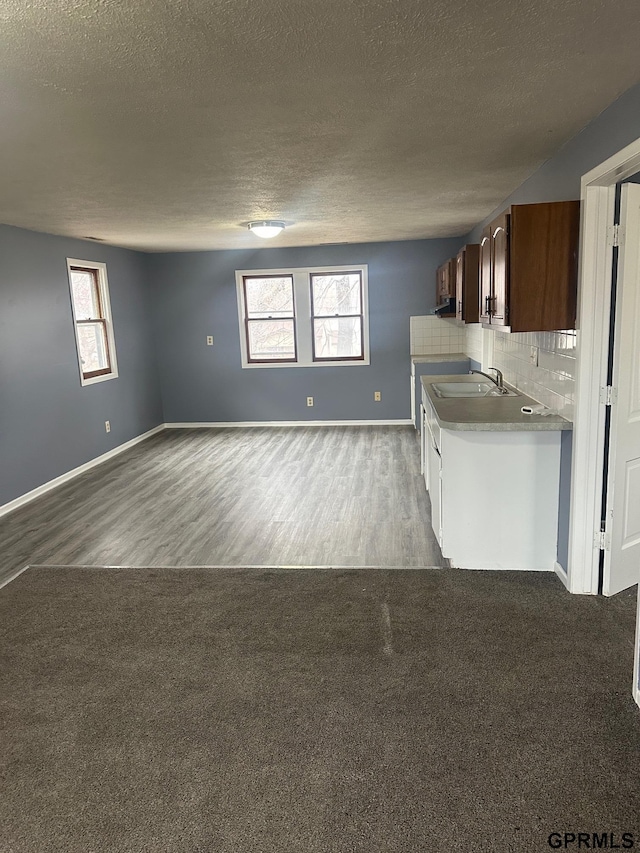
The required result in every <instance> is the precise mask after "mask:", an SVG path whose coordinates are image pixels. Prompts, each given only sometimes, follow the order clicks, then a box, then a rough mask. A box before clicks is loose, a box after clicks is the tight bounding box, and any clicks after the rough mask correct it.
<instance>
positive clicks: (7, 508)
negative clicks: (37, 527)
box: [0, 424, 165, 518]
mask: <svg viewBox="0 0 640 853" xmlns="http://www.w3.org/2000/svg"><path fill="white" fill-rule="evenodd" d="M163 429H165V424H160V425H159V426H157V427H154V428H153V429H150V430H149V431H148V432H143V433H142V435H138V436H136V437H135V438H132V439H131V440H130V441H125V443H124V444H119V445H118V446H117V447H114V448H113V449H112V450H108V451H107V452H106V453H103V454H102V455H100V456H96V458H95V459H91V460H90V461H89V462H85V463H84V464H83V465H78V467H77V468H72V469H71V471H67V473H66V474H61V475H60V476H59V477H56V478H55V479H54V480H49V482H48V483H43V484H42V485H41V486H38V487H37V488H35V489H32V490H31V491H30V492H26V494H24V495H20V497H19V498H15V499H14V500H12V501H9V503H7V504H4V505H3V506H0V518H2V516H3V515H7V514H8V513H10V512H13V510H15V509H18V508H19V507H21V506H24V505H25V504H28V503H30V502H31V501H33V500H35V499H36V498H39V497H40V495H44V494H46V493H47V492H49V491H51V489H55V488H56V487H57V486H61V485H62V484H63V483H66V482H67V481H68V480H73V478H74V477H78V476H79V475H80V474H84V473H85V471H89V470H90V469H91V468H95V466H96V465H100V464H102V463H103V462H106V461H107V459H111V457H112V456H117V455H118V454H119V453H122V452H123V451H125V450H128V449H129V448H130V447H133V446H134V445H136V444H139V443H140V442H141V441H144V440H145V439H147V438H150V437H151V436H152V435H155V434H156V433H157V432H161V431H162V430H163Z"/></svg>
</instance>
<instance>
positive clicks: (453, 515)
mask: <svg viewBox="0 0 640 853" xmlns="http://www.w3.org/2000/svg"><path fill="white" fill-rule="evenodd" d="M425 397H426V395H425ZM423 407H424V408H425V417H424V419H423V457H424V460H425V481H426V482H427V484H428V490H429V496H430V498H431V509H432V526H433V530H434V533H435V535H436V538H437V539H438V542H439V543H440V547H441V549H442V553H443V556H444V557H447V558H448V559H449V560H451V563H452V565H453V566H456V567H458V568H464V569H525V570H529V571H531V570H537V571H553V570H554V565H555V562H556V559H557V543H558V502H559V488H560V435H561V433H560V431H559V430H550V431H544V430H542V431H536V430H532V431H510V430H505V431H490V430H487V431H458V430H447V429H440V427H439V425H438V424H436V427H435V428H434V429H432V428H431V426H430V423H431V419H432V418H435V413H434V412H433V408H432V407H431V404H430V401H429V400H428V398H426V399H424V398H423Z"/></svg>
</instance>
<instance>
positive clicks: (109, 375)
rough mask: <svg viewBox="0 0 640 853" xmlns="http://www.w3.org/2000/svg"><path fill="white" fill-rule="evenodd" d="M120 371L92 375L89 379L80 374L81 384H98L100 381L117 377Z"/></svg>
mask: <svg viewBox="0 0 640 853" xmlns="http://www.w3.org/2000/svg"><path fill="white" fill-rule="evenodd" d="M117 378H118V372H117V371H115V370H114V371H113V372H112V373H105V374H104V376H90V377H89V378H88V379H85V378H84V376H82V375H81V376H80V384H81V385H82V386H85V385H96V384H97V383H98V382H106V381H107V379H117Z"/></svg>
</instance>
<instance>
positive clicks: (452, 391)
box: [431, 382, 518, 399]
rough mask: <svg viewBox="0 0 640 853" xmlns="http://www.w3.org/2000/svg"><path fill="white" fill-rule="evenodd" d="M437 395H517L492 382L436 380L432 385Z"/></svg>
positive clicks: (466, 396)
mask: <svg viewBox="0 0 640 853" xmlns="http://www.w3.org/2000/svg"><path fill="white" fill-rule="evenodd" d="M431 387H432V388H433V393H434V394H435V395H436V397H465V398H467V399H468V398H473V397H517V396H518V395H517V394H516V392H515V391H509V389H508V388H504V389H503V390H500V388H498V386H497V385H494V384H493V383H492V382H434V383H433V384H432V386H431Z"/></svg>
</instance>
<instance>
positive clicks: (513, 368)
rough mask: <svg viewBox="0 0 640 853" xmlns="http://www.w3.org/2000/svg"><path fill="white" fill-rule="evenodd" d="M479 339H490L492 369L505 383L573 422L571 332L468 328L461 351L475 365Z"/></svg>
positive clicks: (573, 341) (573, 339) (573, 340)
mask: <svg viewBox="0 0 640 853" xmlns="http://www.w3.org/2000/svg"><path fill="white" fill-rule="evenodd" d="M482 335H492V336H493V365H492V366H493V367H497V368H498V369H499V370H501V371H502V372H503V374H504V379H505V382H508V383H509V384H510V385H513V386H514V387H515V388H517V389H518V390H519V391H522V392H523V393H524V394H527V395H528V396H529V397H533V399H534V400H537V401H538V402H539V403H543V404H544V405H545V406H549V408H551V409H553V410H554V411H556V412H558V414H560V415H562V416H563V417H565V418H568V419H569V420H573V416H574V402H575V377H576V355H577V348H576V342H577V338H576V332H575V331H574V330H566V331H560V332H520V333H514V334H507V333H505V332H498V331H493V330H484V329H482V327H481V326H469V327H468V329H467V342H466V347H465V350H464V351H465V353H466V354H467V355H469V356H470V357H471V358H475V359H477V360H478V361H480V360H481V354H482ZM535 362H537V363H535Z"/></svg>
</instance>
